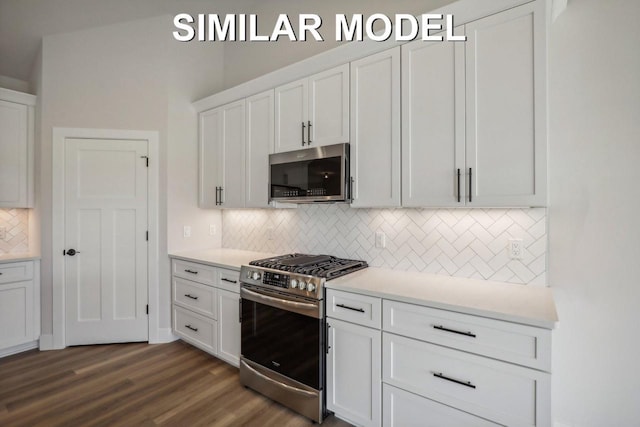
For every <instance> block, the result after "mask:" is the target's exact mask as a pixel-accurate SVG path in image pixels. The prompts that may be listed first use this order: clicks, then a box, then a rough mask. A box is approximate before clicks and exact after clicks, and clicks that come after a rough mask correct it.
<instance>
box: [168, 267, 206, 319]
mask: <svg viewBox="0 0 640 427" xmlns="http://www.w3.org/2000/svg"><path fill="white" fill-rule="evenodd" d="M216 294H217V292H216V289H215V288H213V287H211V286H207V285H202V284H200V283H196V282H191V281H189V280H184V279H180V278H178V277H174V278H173V301H174V302H175V303H176V304H178V305H181V306H183V307H185V308H188V309H189V310H192V311H195V312H198V313H200V314H202V315H203V316H208V317H211V318H213V319H217V310H216V307H217V304H216Z"/></svg>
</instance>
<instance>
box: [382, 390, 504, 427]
mask: <svg viewBox="0 0 640 427" xmlns="http://www.w3.org/2000/svg"><path fill="white" fill-rule="evenodd" d="M382 395H383V408H384V409H383V411H382V413H383V414H384V420H383V422H382V425H383V426H384V427H492V426H493V427H497V426H498V424H495V423H492V422H490V421H487V420H483V419H482V418H478V417H474V416H473V415H470V414H467V413H466V412H462V411H458V410H457V409H454V408H452V407H450V406H445V405H442V404H440V403H437V402H434V401H433V400H430V399H426V398H424V397H420V396H418V395H416V394H413V393H409V392H407V391H404V390H402V389H399V388H395V387H393V386H390V385H388V384H384V385H383V391H382Z"/></svg>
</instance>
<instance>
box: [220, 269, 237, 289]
mask: <svg viewBox="0 0 640 427" xmlns="http://www.w3.org/2000/svg"><path fill="white" fill-rule="evenodd" d="M218 274H219V276H218V283H217V284H216V286H218V287H219V288H222V289H226V290H227V291H231V292H236V293H239V292H240V272H239V271H235V270H227V269H224V268H219V269H218Z"/></svg>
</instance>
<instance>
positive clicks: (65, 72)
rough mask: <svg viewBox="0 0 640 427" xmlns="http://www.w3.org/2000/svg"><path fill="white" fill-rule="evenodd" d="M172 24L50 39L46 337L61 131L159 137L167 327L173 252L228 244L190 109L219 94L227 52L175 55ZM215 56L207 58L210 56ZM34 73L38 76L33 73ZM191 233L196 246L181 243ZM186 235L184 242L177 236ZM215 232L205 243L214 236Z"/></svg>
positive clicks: (197, 49) (46, 70)
mask: <svg viewBox="0 0 640 427" xmlns="http://www.w3.org/2000/svg"><path fill="white" fill-rule="evenodd" d="M171 29H172V24H171V17H170V16H162V17H158V18H151V19H145V20H140V21H133V22H128V23H124V24H117V25H111V26H106V27H100V28H94V29H90V30H83V31H78V32H74V33H65V34H58V35H52V36H47V37H45V38H44V40H43V53H42V67H41V68H42V69H41V73H42V87H41V90H40V93H38V95H39V97H40V102H41V111H42V115H41V118H40V125H41V130H42V132H41V133H42V136H41V150H40V156H41V161H40V163H41V170H40V174H41V183H40V184H41V189H40V198H39V209H40V212H41V213H42V215H41V216H42V220H41V222H42V331H43V334H50V333H51V331H52V326H51V323H52V290H51V271H52V254H51V247H52V242H51V232H52V224H51V214H50V212H51V206H52V200H51V191H52V190H51V174H52V164H51V159H52V129H53V127H79V128H106V129H134V130H155V131H159V133H160V158H159V159H151V161H157V162H159V163H160V201H159V203H160V210H159V214H160V221H159V229H160V236H159V242H160V276H159V277H160V283H159V288H160V307H159V312H160V327H161V328H168V327H169V326H170V318H171V314H170V286H169V272H170V269H169V262H168V258H167V256H166V254H167V252H168V251H170V250H185V249H194V248H201V247H211V246H216V245H217V246H219V245H220V235H219V234H218V235H216V236H209V235H208V230H209V224H210V223H213V224H217V225H218V231H219V230H220V226H219V223H220V213H219V212H210V213H205V214H203V213H204V211H201V210H199V209H197V205H196V201H197V179H196V177H197V167H196V165H197V132H196V123H197V116H196V114H195V112H194V111H193V110H192V109H191V106H190V104H191V102H192V101H194V100H196V99H198V98H200V97H203V96H205V95H208V94H210V93H212V92H215V91H218V90H220V85H221V82H222V69H221V61H220V58H219V57H220V56H221V52H220V48H213V49H212V48H211V46H205V45H200V46H198V44H185V45H182V46H176V44H177V42H174V41H173V40H172V39H171V38H170V34H171V33H170V30H171ZM205 47H206V48H207V50H206V51H204V50H203V49H204V48H205ZM34 74H38V72H37V70H34ZM182 224H189V225H192V227H193V235H194V237H193V238H192V239H190V240H185V239H182V237H181V233H182ZM178 230H179V233H180V234H178ZM205 231H206V234H205Z"/></svg>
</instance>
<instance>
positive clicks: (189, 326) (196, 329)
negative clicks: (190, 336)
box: [184, 325, 198, 332]
mask: <svg viewBox="0 0 640 427" xmlns="http://www.w3.org/2000/svg"><path fill="white" fill-rule="evenodd" d="M184 327H185V328H187V329H191V330H192V331H193V332H198V328H194V327H193V326H191V325H184Z"/></svg>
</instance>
